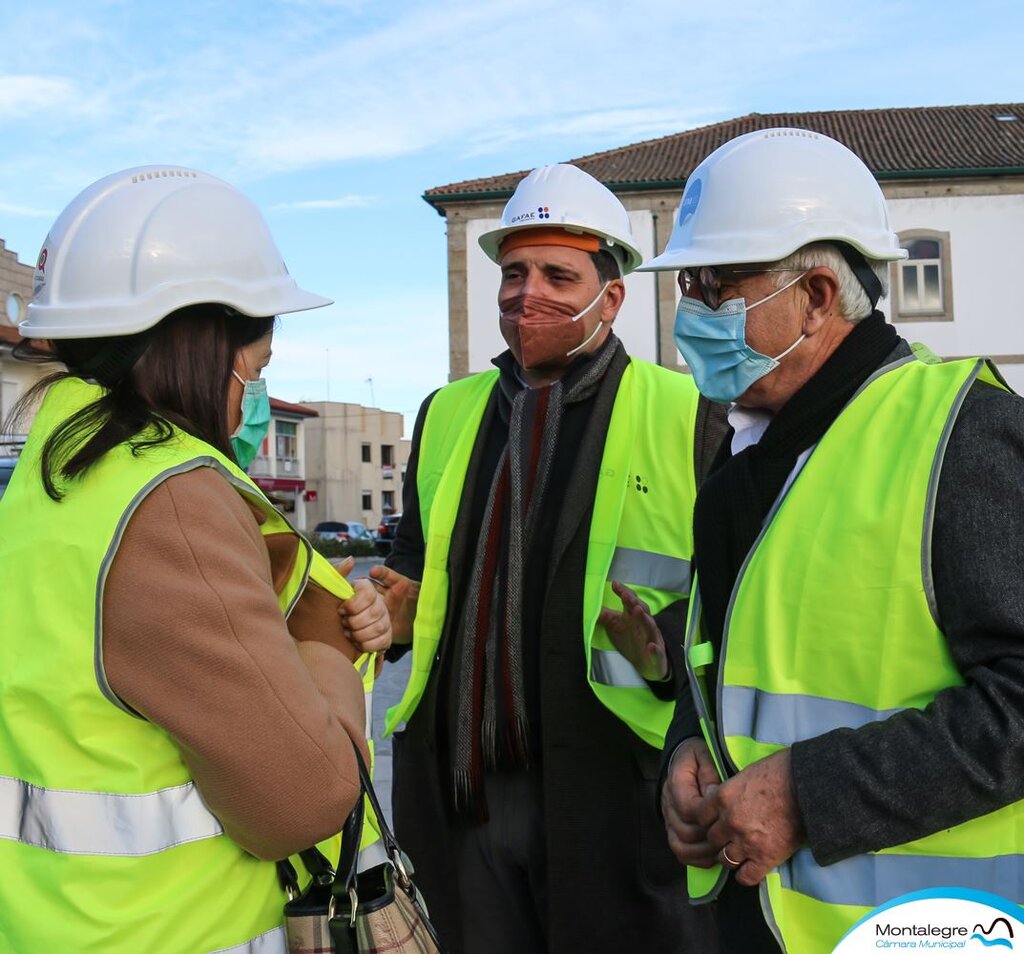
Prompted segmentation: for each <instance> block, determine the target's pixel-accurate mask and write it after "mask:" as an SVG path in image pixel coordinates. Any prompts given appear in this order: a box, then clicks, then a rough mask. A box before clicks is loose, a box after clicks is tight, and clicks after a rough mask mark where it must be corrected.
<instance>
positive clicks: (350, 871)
mask: <svg viewBox="0 0 1024 954" xmlns="http://www.w3.org/2000/svg"><path fill="white" fill-rule="evenodd" d="M352 749H353V751H354V752H355V756H356V765H357V766H358V767H359V783H360V786H361V788H362V794H363V795H365V796H366V799H367V800H368V801H369V803H370V807H371V808H372V809H373V814H374V816H375V817H376V819H377V827H378V830H379V832H380V840H381V843H382V845H383V847H384V851H385V853H386V854H387V856H388V858H389V859H390V861H391V863H392V864H393V865H394V866H395V873H396V877H397V878H398V881H399V883H400V884H401V885H402V887H403V888H406V889H408V888H409V886H410V885H411V884H412V880H411V879H410V877H409V872H408V871H407V870H406V867H405V862H404V860H403V858H402V849H401V848H400V847H399V845H398V841H397V839H396V838H395V836H394V833H393V832H392V831H391V827H390V826H389V825H388V822H387V818H385V817H384V810H383V809H382V808H381V807H380V801H379V800H378V799H377V792H376V790H375V789H374V787H373V782H372V781H371V780H370V773H369V771H368V770H367V768H366V763H365V762H364V761H363V754H362V752H360V751H359V746H357V745H356V744H355V742H353V743H352ZM357 812H358V815H359V818H358V826H357V827H356V825H355V823H354V821H353V819H354V816H355V815H356V814H357ZM364 820H365V818H364V811H363V799H362V797H360V799H359V804H358V805H357V806H356V807H355V808H354V809H352V813H351V814H350V815H349V817H348V820H347V821H346V822H345V828H344V830H343V831H342V836H341V857H340V858H339V859H338V874H337V878H336V879H335V886H337V885H338V884H342V885H344V891H345V892H348V891H349V889H351V888H352V887H354V885H355V880H356V862H357V860H358V857H359V843H360V841H361V840H362V836H363V822H364ZM350 829H351V833H350Z"/></svg>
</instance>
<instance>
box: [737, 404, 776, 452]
mask: <svg viewBox="0 0 1024 954" xmlns="http://www.w3.org/2000/svg"><path fill="white" fill-rule="evenodd" d="M728 417H729V425H730V426H731V427H732V429H733V435H732V453H733V456H734V457H735V456H736V454H738V453H739V452H740V451H741V450H745V449H746V448H747V447H750V446H751V445H752V444H756V443H757V442H758V441H760V440H761V438H762V437H764V432H765V431H766V430H768V425H769V424H771V422H772V417H773V414H772V412H771V411H766V410H764V409H763V408H754V407H740V406H739V405H738V404H733V405H731V406H730V407H729V413H728Z"/></svg>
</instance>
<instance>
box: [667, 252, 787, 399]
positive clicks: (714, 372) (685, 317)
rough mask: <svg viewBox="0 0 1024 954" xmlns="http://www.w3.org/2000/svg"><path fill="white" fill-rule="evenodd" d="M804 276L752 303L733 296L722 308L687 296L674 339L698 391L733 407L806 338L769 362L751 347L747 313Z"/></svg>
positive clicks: (681, 308)
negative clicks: (748, 339) (715, 307)
mask: <svg viewBox="0 0 1024 954" xmlns="http://www.w3.org/2000/svg"><path fill="white" fill-rule="evenodd" d="M806 274H807V273H806V272H801V273H800V274H799V275H797V277H796V278H794V279H793V281H791V282H787V283H786V284H785V285H783V286H782V287H781V288H780V289H778V290H777V291H774V292H772V293H771V294H770V295H768V296H767V297H766V298H762V299H760V300H759V301H755V302H754V303H753V304H752V305H747V303H746V302H745V301H744V300H743V299H742V298H730V299H729V300H728V301H725V302H722V304H721V305H719V306H718V308H717V309H713V308H708V306H707V305H705V304H704V302H702V301H700V300H699V299H696V298H689V297H687V296H686V295H684V296H683V297H682V298H680V299H679V307H678V308H677V309H676V326H675V338H676V346H677V347H678V348H679V353H680V354H681V355H682V356H683V358H684V360H685V361H686V363H687V365H688V366H689V368H690V370H691V371H692V372H693V380H694V382H695V383H696V385H697V390H698V391H700V393H701V394H703V395H704V397H706V398H707V399H708V400H709V401H715V402H717V403H718V404H731V403H732V402H733V401H736V400H737V399H738V398H739V397H740V395H741V394H743V392H744V391H746V390H747V388H749V387H750V386H751V385H752V384H754V383H755V382H757V381H759V380H760V379H761V378H763V377H764V376H765V375H766V374H768V373H769V372H771V371H774V370H775V369H776V368H777V367H778V366H779V362H780V361H781V360H782V359H783V358H784V357H786V355H787V354H789V353H790V351H792V350H793V349H794V348H795V347H796V346H797V345H798V344H800V342H801V341H803V340H804V338H806V337H807V336H806V335H800V337H799V338H797V339H796V341H794V342H793V343H792V344H791V345H790V346H789V347H788V348H787V349H786V350H785V351H783V352H782V354H778V355H776V356H775V357H774V358H770V357H769V356H768V355H765V354H761V353H760V352H759V351H755V350H754V349H753V348H751V347H750V346H749V345H748V344H747V338H746V326H747V312H748V311H750V310H751V309H752V308H756V307H757V306H758V305H763V304H764V303H765V302H766V301H770V300H771V299H772V298H774V297H775V296H776V295H781V294H782V293H783V292H784V291H785V290H786V289H787V288H789V287H790V286H791V285H795V284H796V283H797V282H798V281H800V279H801V278H803V276H804V275H806Z"/></svg>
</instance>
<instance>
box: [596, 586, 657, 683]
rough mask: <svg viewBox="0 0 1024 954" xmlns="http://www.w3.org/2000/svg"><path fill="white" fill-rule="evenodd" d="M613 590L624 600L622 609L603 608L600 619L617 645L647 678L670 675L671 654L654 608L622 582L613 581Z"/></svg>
mask: <svg viewBox="0 0 1024 954" xmlns="http://www.w3.org/2000/svg"><path fill="white" fill-rule="evenodd" d="M612 592H613V593H614V594H615V595H616V596H617V597H618V598H619V599H620V600H622V610H621V611H619V610H610V609H603V610H601V614H600V616H598V618H597V621H598V622H599V623H600V624H601V625H602V626H603V627H604V628H605V629H606V630H607V631H608V637H609V638H610V639H611V641H612V642H613V643H614V644H615V648H616V649H617V650H618V651H619V652H620V653H621V654H622V655H623V656H625V657H626V659H628V660H629V661H630V662H631V663H632V664H633V668H634V669H635V670H636V671H637V672H638V673H640V675H641V676H642V677H643V678H644V679H647V680H649V681H651V682H659V681H661V680H662V679H664V678H665V677H666V676H668V656H667V655H666V653H665V641H664V640H663V639H662V638H661V633H660V632H659V630H658V624H657V623H655V622H654V617H653V616H651V611H650V609H649V608H648V606H647V604H646V603H645V602H644V601H643V600H642V599H640V597H639V596H637V595H636V593H634V592H633V591H632V590H631V589H630V588H629V587H628V586H624V585H623V584H622V583H612Z"/></svg>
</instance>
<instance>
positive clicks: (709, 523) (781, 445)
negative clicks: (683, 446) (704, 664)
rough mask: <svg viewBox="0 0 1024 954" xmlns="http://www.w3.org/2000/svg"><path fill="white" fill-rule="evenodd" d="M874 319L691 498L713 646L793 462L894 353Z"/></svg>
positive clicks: (890, 334) (892, 338)
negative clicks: (743, 568)
mask: <svg viewBox="0 0 1024 954" xmlns="http://www.w3.org/2000/svg"><path fill="white" fill-rule="evenodd" d="M898 340H899V336H898V335H897V334H896V330H895V329H894V328H893V327H892V325H889V324H886V322H885V318H884V317H883V316H882V314H881V313H880V312H877V311H875V312H872V313H871V314H870V315H869V316H868V317H867V318H864V319H863V320H861V321H859V322H858V323H857V324H856V325H855V326H854V328H853V331H851V332H850V333H849V334H848V335H847V336H846V338H844V339H843V341H842V343H841V344H840V345H839V347H838V348H836V350H835V351H834V352H833V354H832V355H831V356H830V357H829V359H828V360H827V361H826V362H825V363H824V364H823V365H822V366H821V368H819V370H818V372H817V373H816V374H815V375H814V377H812V378H811V379H810V380H809V381H808V382H807V383H806V384H805V385H804V386H803V387H802V388H801V389H800V390H799V391H797V392H796V394H794V395H793V396H792V397H791V398H790V399H789V401H787V402H786V404H785V405H783V407H782V408H781V409H780V410H779V412H778V413H777V414H776V415H775V416H774V417H773V418H772V421H771V423H770V424H769V425H768V428H767V430H766V431H765V432H764V435H763V436H762V438H761V440H760V441H759V442H758V443H756V444H754V445H752V446H750V447H747V448H745V449H744V450H742V451H741V452H740V453H738V454H737V455H736V456H735V457H733V456H731V452H730V440H731V432H730V434H729V435H727V437H726V439H725V442H724V444H723V446H722V448H721V450H720V451H719V455H718V458H717V460H716V461H715V464H714V466H713V469H712V472H711V474H710V475H709V476H708V478H707V480H706V481H705V482H704V484H703V486H702V487H701V489H700V492H699V493H698V495H697V503H696V506H695V509H694V519H693V543H694V556H695V561H696V564H697V567H698V570H699V573H700V596H701V603H702V605H703V610H704V623H705V626H706V628H707V633H708V635H709V636H710V637H711V639H712V640H713V641H714V642H715V643H716V644H718V643H720V641H721V637H722V630H723V627H724V625H725V613H726V609H727V607H728V604H729V597H730V595H731V593H732V589H733V586H734V585H735V583H736V577H737V576H738V575H739V571H740V567H741V566H742V565H743V561H744V560H745V559H746V557H747V554H748V553H749V552H750V548H751V547H752V546H753V545H754V541H755V540H756V539H757V536H758V534H759V533H760V532H761V528H762V526H763V525H764V521H765V518H766V517H767V516H768V511H769V510H771V508H772V504H774V503H775V500H776V498H777V497H778V496H779V494H780V493H781V492H782V488H783V487H784V486H785V483H786V478H787V477H788V476H789V475H790V473H792V471H793V468H794V467H795V466H796V462H797V458H798V457H799V456H800V455H801V454H802V453H803V452H804V451H805V450H807V449H808V448H809V447H813V446H814V445H815V444H817V443H818V441H819V440H821V438H822V436H823V435H824V434H825V432H826V431H827V430H828V429H829V427H831V426H832V422H833V421H834V420H835V419H836V418H837V417H838V416H839V412H840V411H842V409H843V408H844V407H845V406H846V404H847V403H848V402H849V401H850V399H851V398H852V397H853V395H854V394H855V393H856V392H857V389H858V388H859V387H860V386H861V385H862V384H863V383H864V382H865V381H866V380H867V379H868V378H869V377H870V376H871V374H872V373H873V372H874V371H876V370H877V369H878V367H879V366H880V365H881V364H882V362H883V361H884V360H885V358H886V357H887V356H888V355H889V353H890V352H891V351H892V350H893V348H895V347H896V343H897V342H898Z"/></svg>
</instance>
